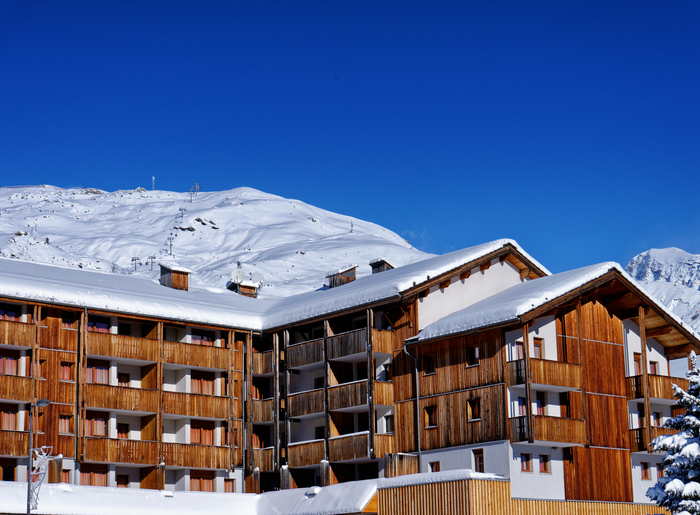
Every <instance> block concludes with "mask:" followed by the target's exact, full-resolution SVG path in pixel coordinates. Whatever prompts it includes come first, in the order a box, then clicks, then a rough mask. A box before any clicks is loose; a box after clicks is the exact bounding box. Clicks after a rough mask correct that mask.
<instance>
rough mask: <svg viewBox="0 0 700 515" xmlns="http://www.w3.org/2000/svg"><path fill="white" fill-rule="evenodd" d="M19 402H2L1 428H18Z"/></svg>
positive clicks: (0, 413)
mask: <svg viewBox="0 0 700 515" xmlns="http://www.w3.org/2000/svg"><path fill="white" fill-rule="evenodd" d="M18 410H19V406H18V405H17V404H0V429H4V430H6V431H16V430H17V412H18Z"/></svg>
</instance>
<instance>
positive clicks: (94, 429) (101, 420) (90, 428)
mask: <svg viewBox="0 0 700 515" xmlns="http://www.w3.org/2000/svg"><path fill="white" fill-rule="evenodd" d="M107 418H108V415H107V413H101V412H99V411H88V412H87V416H86V418H85V436H107ZM81 484H83V483H81Z"/></svg>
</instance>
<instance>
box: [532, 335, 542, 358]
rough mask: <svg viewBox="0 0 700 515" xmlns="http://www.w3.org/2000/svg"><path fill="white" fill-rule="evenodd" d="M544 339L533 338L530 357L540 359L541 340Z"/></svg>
mask: <svg viewBox="0 0 700 515" xmlns="http://www.w3.org/2000/svg"><path fill="white" fill-rule="evenodd" d="M543 341H544V340H543V339H542V338H535V339H534V341H533V345H534V351H533V353H532V357H533V358H535V359H542V342H543Z"/></svg>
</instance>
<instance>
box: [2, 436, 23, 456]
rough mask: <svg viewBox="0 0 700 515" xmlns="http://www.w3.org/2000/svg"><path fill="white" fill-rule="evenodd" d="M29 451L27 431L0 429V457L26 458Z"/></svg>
mask: <svg viewBox="0 0 700 515" xmlns="http://www.w3.org/2000/svg"><path fill="white" fill-rule="evenodd" d="M28 449H29V431H8V430H5V429H0V456H26V455H27V450H28Z"/></svg>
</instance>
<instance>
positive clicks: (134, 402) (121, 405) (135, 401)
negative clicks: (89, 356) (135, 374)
mask: <svg viewBox="0 0 700 515" xmlns="http://www.w3.org/2000/svg"><path fill="white" fill-rule="evenodd" d="M85 386H86V388H87V405H88V407H89V408H100V409H112V410H130V411H142V412H151V413H155V412H156V411H158V401H159V394H158V391H157V390H145V389H142V388H128V387H125V386H109V385H106V384H88V385H85Z"/></svg>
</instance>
